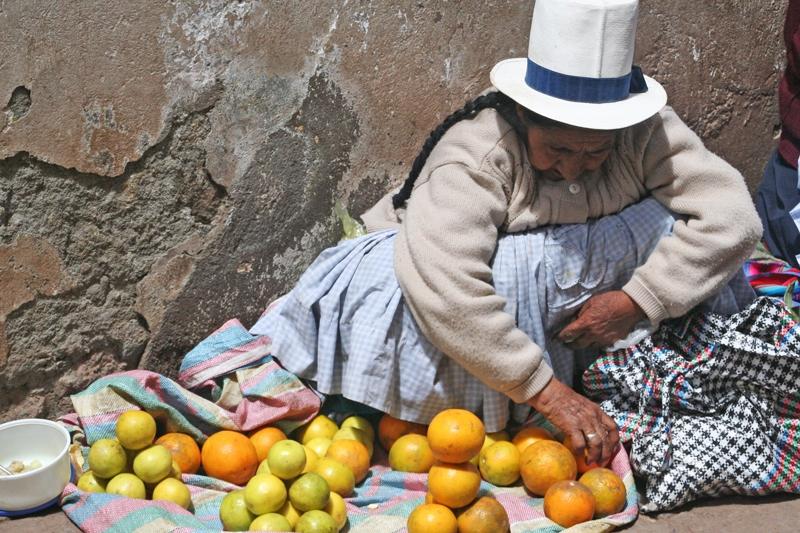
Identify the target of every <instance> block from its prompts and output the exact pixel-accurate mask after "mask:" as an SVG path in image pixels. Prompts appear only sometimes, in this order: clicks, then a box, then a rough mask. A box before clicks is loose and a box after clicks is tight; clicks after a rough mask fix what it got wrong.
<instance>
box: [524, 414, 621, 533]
mask: <svg viewBox="0 0 800 533" xmlns="http://www.w3.org/2000/svg"><path fill="white" fill-rule="evenodd" d="M514 441H515V443H516V444H517V446H518V447H520V448H521V452H522V453H521V455H520V475H521V477H522V481H523V483H524V484H525V487H526V488H527V489H528V490H529V491H530V492H531V493H533V494H534V495H536V496H544V513H545V515H546V516H547V517H548V518H549V519H550V520H552V521H553V522H555V523H557V524H559V525H561V526H564V527H571V526H574V525H576V524H580V523H582V522H586V521H588V520H591V519H592V518H599V517H602V516H607V515H611V514H615V513H618V512H619V511H621V510H622V509H623V507H625V501H626V489H625V485H624V483H623V482H622V480H621V479H620V478H619V476H617V475H616V474H615V473H614V472H613V471H611V470H609V469H607V468H604V467H603V466H600V465H594V464H588V463H587V462H586V456H585V453H584V454H582V455H580V456H578V455H575V454H573V452H572V451H571V448H572V446H571V444H570V442H569V439H567V440H565V441H564V443H563V444H562V443H560V442H558V441H556V440H555V439H554V438H553V437H552V435H550V434H549V433H546V432H545V431H544V430H542V429H541V428H526V429H523V430H522V431H520V432H519V433H518V434H517V436H515V438H514ZM579 473H582V474H583V475H582V476H581V478H580V479H579V480H578V481H575V479H576V477H577V475H578V474H579Z"/></svg>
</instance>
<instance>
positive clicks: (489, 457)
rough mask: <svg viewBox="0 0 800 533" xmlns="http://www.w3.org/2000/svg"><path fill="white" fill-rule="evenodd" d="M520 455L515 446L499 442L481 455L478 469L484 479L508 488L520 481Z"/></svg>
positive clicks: (484, 450) (485, 449)
mask: <svg viewBox="0 0 800 533" xmlns="http://www.w3.org/2000/svg"><path fill="white" fill-rule="evenodd" d="M519 458H520V453H519V450H518V449H517V447H516V446H514V444H512V443H510V442H506V441H498V442H495V443H494V444H491V445H490V446H489V447H488V448H484V449H483V450H482V451H481V453H480V461H479V464H478V468H479V470H480V471H481V476H482V477H483V479H485V480H486V481H488V482H489V483H492V484H493V485H498V486H500V487H506V486H508V485H511V484H512V483H514V482H515V481H516V480H518V479H519V460H520V459H519Z"/></svg>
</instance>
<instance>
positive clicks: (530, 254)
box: [251, 199, 753, 431]
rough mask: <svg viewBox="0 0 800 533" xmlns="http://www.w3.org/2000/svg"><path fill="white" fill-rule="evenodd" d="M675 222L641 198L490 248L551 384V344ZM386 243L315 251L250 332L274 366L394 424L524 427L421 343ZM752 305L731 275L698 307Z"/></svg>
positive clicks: (564, 372)
mask: <svg viewBox="0 0 800 533" xmlns="http://www.w3.org/2000/svg"><path fill="white" fill-rule="evenodd" d="M674 222H675V219H674V218H673V217H672V215H671V214H670V213H669V212H668V211H667V210H666V209H665V208H664V207H663V206H662V205H661V204H659V203H658V202H656V201H655V200H653V199H647V200H644V201H642V202H640V203H638V204H635V205H632V206H630V207H628V208H626V209H625V210H623V211H622V212H621V213H619V214H617V215H612V216H607V217H603V218H600V219H598V220H594V221H590V222H588V223H586V224H571V225H562V226H548V227H543V228H539V229H536V230H533V231H529V232H525V233H515V234H506V235H502V236H501V237H500V238H499V239H498V243H497V250H496V253H495V257H494V260H493V262H492V273H493V283H494V287H495V290H496V291H497V293H498V294H499V295H501V296H503V297H504V298H505V299H506V306H505V310H506V312H508V313H509V314H511V315H512V316H514V317H515V318H516V321H517V326H518V327H519V328H520V329H521V330H522V331H524V332H525V333H526V334H527V335H528V336H529V337H530V338H531V339H532V340H533V341H534V342H536V343H537V344H538V345H539V346H541V347H543V349H544V351H545V358H546V359H547V362H548V364H550V366H551V367H552V368H553V371H554V373H555V375H556V377H558V379H560V380H562V381H564V382H566V383H568V384H571V383H572V381H573V373H574V371H575V367H576V357H580V354H576V353H575V352H574V351H573V350H571V349H569V348H567V347H566V346H565V345H563V344H562V343H560V342H559V341H558V340H556V339H554V336H555V334H557V333H558V331H560V329H561V328H562V327H563V326H565V325H566V324H567V323H568V322H569V320H570V317H572V316H573V315H574V314H575V313H576V312H577V310H578V309H580V307H581V305H582V304H583V303H584V302H585V301H586V300H587V299H588V298H589V297H590V296H591V295H592V294H596V293H599V292H604V291H608V290H614V289H619V288H620V287H622V286H623V285H624V284H625V283H626V282H627V281H628V280H629V279H630V277H631V275H632V273H633V271H634V269H635V268H636V267H637V266H638V265H641V264H642V263H643V262H644V261H645V259H646V258H647V257H648V256H649V254H650V253H651V252H652V250H653V248H654V247H655V245H656V243H657V242H658V241H659V239H661V237H663V236H664V235H666V234H668V233H669V232H670V231H671V228H672V225H673V224H674ZM396 234H397V233H396V231H394V230H388V231H382V232H378V233H373V234H370V235H366V236H364V237H360V238H357V239H353V240H349V241H343V242H342V243H340V244H339V245H338V246H335V247H333V248H329V249H328V250H325V251H324V252H322V254H320V256H319V257H318V258H317V260H316V261H315V262H314V263H313V264H312V265H311V266H310V267H309V269H308V270H307V271H306V272H305V274H304V275H303V276H302V277H301V278H300V281H299V282H298V284H297V285H296V286H295V288H294V289H293V290H292V291H291V292H289V293H288V294H287V295H285V296H284V297H283V298H282V299H281V300H280V301H278V302H277V303H276V304H275V305H274V306H272V307H271V309H270V310H269V311H268V312H267V313H265V314H264V316H262V317H261V319H260V320H259V321H258V322H257V323H256V325H255V326H253V328H252V329H251V333H253V334H257V335H267V336H269V337H270V338H271V339H272V347H273V354H274V355H275V357H277V359H278V360H279V361H280V363H281V364H282V365H283V366H284V367H285V368H286V369H288V370H289V371H291V372H293V373H295V374H296V375H298V376H300V377H301V378H303V379H305V380H308V381H309V382H310V384H311V385H312V386H313V387H314V388H315V389H316V390H317V391H318V392H321V393H323V394H341V395H343V396H344V397H345V398H347V399H349V400H353V401H356V402H360V403H363V404H366V405H368V406H370V407H373V408H375V409H378V410H380V411H384V412H388V413H390V414H392V415H393V416H395V417H398V418H401V419H403V420H410V421H415V422H420V423H428V422H429V421H430V419H431V418H432V417H433V416H434V415H435V414H436V413H437V412H439V411H440V410H442V409H446V408H451V407H460V408H463V409H468V410H470V411H472V412H474V413H476V414H478V415H479V416H481V418H482V419H483V421H484V423H485V425H486V429H487V431H498V430H500V429H502V428H504V427H505V426H506V425H507V423H508V422H509V421H510V420H512V419H513V420H514V421H517V422H522V421H524V420H525V419H526V418H527V417H528V415H529V414H530V408H529V407H528V406H527V405H519V404H513V403H512V402H511V401H510V400H509V398H508V397H507V396H505V395H504V394H502V393H499V392H497V391H495V390H492V389H490V388H489V387H487V386H486V385H484V384H483V383H482V382H481V381H480V379H479V378H478V377H475V376H473V375H471V374H469V373H468V372H467V371H466V370H465V369H464V368H463V367H461V366H460V365H458V364H457V363H456V362H455V361H453V360H451V359H450V358H448V357H447V356H445V355H444V354H442V353H441V352H440V351H439V350H437V349H436V348H435V347H434V346H433V345H432V344H431V343H430V342H429V341H428V340H427V339H426V338H425V337H424V336H423V335H422V333H421V332H420V330H419V328H418V327H417V324H416V322H415V320H414V318H413V317H412V315H411V312H410V310H409V309H408V307H407V306H406V305H405V303H404V300H403V294H402V292H401V290H400V286H399V285H398V283H397V279H396V277H395V273H394V241H395V236H396ZM752 297H753V293H752V291H751V290H750V289H749V286H748V285H747V284H746V282H745V281H744V278H743V277H742V276H737V278H735V279H734V282H732V283H731V284H729V285H728V286H727V287H726V288H725V289H724V290H723V291H722V292H721V293H720V294H719V295H718V296H716V297H715V298H713V299H712V301H710V302H709V305H710V306H712V307H713V309H714V310H715V311H717V312H720V313H725V314H731V313H733V312H736V311H738V310H739V309H740V308H742V307H743V306H744V305H745V304H746V303H748V302H749V301H750V300H751V299H752ZM484 356H485V357H492V354H490V353H487V354H484ZM578 364H580V361H579V363H578Z"/></svg>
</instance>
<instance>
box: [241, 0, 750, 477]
mask: <svg viewBox="0 0 800 533" xmlns="http://www.w3.org/2000/svg"><path fill="white" fill-rule="evenodd" d="M637 9H638V5H637V2H636V1H635V0H612V1H609V0H604V1H599V0H597V1H589V0H537V2H536V5H535V9H534V15H533V25H532V28H531V43H530V49H529V54H528V55H529V57H528V58H522V59H509V60H506V61H502V62H500V63H499V64H497V65H496V66H495V67H494V69H493V70H492V72H491V80H492V83H493V85H494V88H496V90H495V89H494V88H493V89H492V90H491V91H489V92H486V93H485V94H483V95H481V96H480V97H478V98H477V99H476V100H474V101H472V102H469V103H468V104H467V105H466V106H465V107H464V108H463V109H461V110H459V111H458V112H456V113H454V114H453V115H451V116H449V117H448V118H447V119H446V120H445V121H444V122H443V124H441V125H440V126H439V127H438V128H437V129H436V130H435V131H434V132H433V133H432V134H431V136H430V138H429V139H428V140H427V142H426V143H425V145H424V148H423V150H422V152H421V153H420V155H419V156H418V157H417V159H416V161H415V162H414V165H413V168H412V170H411V173H410V176H409V178H408V180H407V181H406V182H405V184H404V185H403V186H402V187H401V188H400V189H399V192H398V191H393V192H392V193H390V194H389V195H387V196H386V197H385V198H383V199H382V200H381V201H380V202H379V203H378V204H377V205H376V206H375V207H373V208H372V209H371V210H370V211H369V212H367V213H366V214H365V215H364V216H363V220H364V222H365V223H366V226H367V229H368V230H369V232H370V234H368V235H367V236H364V237H361V238H359V239H356V240H352V241H345V242H343V243H341V244H340V245H339V246H337V247H335V248H332V249H329V250H327V251H326V252H324V253H323V254H322V255H321V256H320V257H319V259H318V260H317V261H316V262H315V263H314V265H312V267H311V268H310V269H309V270H308V271H307V272H306V274H305V275H304V276H303V278H302V279H301V280H300V283H299V284H298V285H297V287H296V288H295V289H294V290H293V291H292V292H291V293H289V294H288V295H287V296H286V297H285V298H284V299H282V300H281V301H280V302H279V303H278V304H277V305H275V306H273V307H272V308H271V309H270V310H269V311H268V312H267V313H266V314H265V315H264V316H263V317H262V319H261V320H260V321H259V323H258V324H256V326H255V327H254V328H253V330H252V331H253V333H257V334H266V335H269V336H270V337H271V338H272V340H273V345H274V353H275V355H276V357H277V358H278V359H279V360H280V362H281V363H282V364H283V365H284V366H286V367H287V368H288V369H289V370H291V371H293V372H295V373H296V374H298V375H299V376H301V377H302V378H305V379H308V380H309V381H310V382H311V383H312V385H313V386H314V387H315V388H316V389H317V390H318V391H320V392H322V393H324V394H341V395H343V396H344V397H345V398H349V399H351V400H354V401H357V402H361V403H364V404H367V405H369V406H372V407H374V408H376V409H379V410H381V411H385V412H389V413H390V414H392V415H394V416H396V417H399V418H402V419H406V420H411V421H416V422H422V423H426V422H429V420H430V418H431V417H432V416H433V415H434V414H435V413H436V412H437V411H438V410H440V409H444V408H448V407H461V408H466V409H469V410H471V411H473V412H476V413H477V414H479V415H480V416H482V417H483V419H484V422H485V424H486V426H487V430H488V431H497V430H500V429H502V428H503V427H505V425H506V423H508V422H509V421H510V420H512V419H513V420H516V421H522V420H524V419H525V417H526V416H528V415H529V414H530V413H529V412H530V410H531V408H533V409H535V410H536V411H538V412H539V413H541V414H542V415H544V416H545V417H546V418H548V419H549V420H550V421H551V422H552V423H553V424H554V425H555V426H557V427H558V428H559V429H561V430H562V431H563V432H564V433H565V434H566V435H567V436H569V437H570V440H571V442H572V443H573V446H574V447H575V451H578V452H579V451H580V450H581V449H583V448H584V447H585V448H586V449H587V450H588V453H589V460H590V461H591V462H597V461H599V460H605V459H607V458H608V457H609V456H610V455H611V453H612V451H613V449H614V447H615V446H616V445H617V442H618V435H617V429H616V426H615V424H614V422H613V420H611V419H610V418H609V417H608V416H606V415H605V414H604V413H603V412H602V410H601V409H600V408H599V407H598V406H597V405H596V404H594V403H593V402H591V401H590V400H588V399H587V398H585V397H583V396H581V395H580V394H578V393H577V392H575V391H574V390H573V389H572V388H571V385H572V381H573V374H574V372H576V370H580V369H581V361H580V360H578V361H577V362H576V358H578V359H580V357H579V356H581V355H582V354H586V353H587V349H588V350H589V351H588V353H594V354H596V353H597V352H596V349H597V348H601V347H608V346H610V345H612V344H613V343H614V342H615V341H618V340H620V339H623V338H625V337H626V336H628V335H629V333H631V331H632V330H634V329H635V328H636V327H637V325H643V326H650V327H653V326H656V325H658V323H659V322H661V321H663V320H665V319H668V318H672V317H678V316H681V315H683V314H685V313H686V312H687V311H689V310H691V309H692V308H694V307H696V306H697V305H698V304H701V303H703V302H705V304H706V305H707V306H708V307H709V308H712V309H714V310H715V311H717V312H729V313H730V312H734V311H736V310H737V309H738V308H739V307H740V306H741V304H742V303H743V302H742V296H740V293H739V292H738V291H736V290H734V289H735V288H736V284H735V283H734V282H730V280H731V279H732V278H733V277H734V275H735V274H736V273H737V271H739V270H740V265H741V263H742V261H743V260H744V259H745V258H746V257H747V256H748V255H749V253H750V252H751V251H752V248H753V247H754V245H755V243H756V242H757V241H758V239H759V237H760V235H761V226H760V223H759V219H758V216H757V215H756V212H755V209H754V207H753V205H752V202H751V199H750V196H749V194H748V191H747V189H746V187H745V184H744V180H743V179H742V176H741V175H740V174H739V173H738V172H737V171H736V170H735V169H733V168H732V167H731V166H730V165H728V164H727V163H725V162H724V161H723V160H721V159H720V158H718V157H716V156H715V155H713V154H712V153H710V152H709V151H708V150H707V149H706V148H705V147H704V146H703V144H702V142H701V141H700V139H699V138H698V137H697V136H696V135H695V134H693V133H692V132H691V131H690V130H689V129H688V128H687V127H686V125H685V124H684V123H683V122H682V121H681V120H680V118H678V116H677V115H676V114H675V112H674V111H673V110H672V109H670V108H668V107H664V106H665V104H666V94H665V92H664V90H663V89H662V87H661V86H660V85H659V84H658V83H657V82H655V81H654V80H653V79H651V78H648V77H645V76H643V75H642V74H641V71H640V70H639V69H638V68H637V67H632V58H633V45H634V35H635V27H636V17H637ZM729 282H730V283H729ZM745 297H746V296H745ZM591 349H595V351H594V352H591Z"/></svg>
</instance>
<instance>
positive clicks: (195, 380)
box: [61, 320, 638, 533]
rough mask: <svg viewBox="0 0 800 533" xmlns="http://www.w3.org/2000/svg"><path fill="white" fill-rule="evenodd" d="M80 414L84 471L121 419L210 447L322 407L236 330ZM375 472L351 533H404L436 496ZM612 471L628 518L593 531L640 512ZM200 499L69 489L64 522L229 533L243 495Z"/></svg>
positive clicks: (212, 482) (115, 381)
mask: <svg viewBox="0 0 800 533" xmlns="http://www.w3.org/2000/svg"><path fill="white" fill-rule="evenodd" d="M72 403H73V406H74V407H75V413H72V414H70V415H67V416H65V417H63V418H62V419H61V422H62V423H63V424H65V425H66V426H67V427H68V428H69V429H70V431H71V433H72V434H73V437H74V442H75V445H74V446H73V449H72V454H71V456H72V459H73V464H74V466H75V467H76V469H77V471H79V472H82V471H84V470H85V469H86V468H87V466H86V455H87V453H88V445H90V444H91V443H93V442H95V441H96V440H98V439H100V438H106V437H113V435H114V425H115V423H116V419H117V417H118V416H119V415H120V414H121V413H123V412H125V411H127V410H130V409H143V410H145V411H147V412H149V413H151V414H152V415H154V416H155V417H156V419H157V420H158V422H159V426H160V427H159V429H160V431H162V432H165V431H180V432H183V433H187V434H189V435H192V436H193V437H194V438H195V439H196V440H197V441H198V442H201V443H202V442H203V441H204V440H205V439H206V437H207V436H208V435H210V434H211V433H214V432H216V431H219V430H221V429H232V430H238V431H249V430H252V429H256V428H258V427H261V426H264V425H277V426H279V427H281V428H282V429H284V430H285V431H286V432H289V431H291V430H292V429H294V428H295V427H297V426H298V425H299V424H301V423H303V422H304V421H306V420H308V419H310V418H311V417H313V416H314V415H316V413H317V412H318V411H319V408H320V399H319V397H318V396H317V395H316V393H314V392H313V391H312V390H311V389H309V388H307V387H306V386H305V385H303V383H301V382H300V381H299V380H298V379H297V377H295V376H294V375H292V374H291V373H289V372H287V371H286V370H285V369H283V368H281V367H280V366H279V365H278V364H277V362H275V361H274V360H273V359H272V357H271V356H270V341H269V339H268V338H266V337H254V336H252V335H250V334H249V333H248V332H247V330H246V329H245V328H244V327H243V326H242V325H241V324H240V323H239V322H238V321H236V320H231V321H229V322H227V323H226V324H225V325H223V326H222V327H221V328H220V329H219V330H217V331H215V332H214V333H213V334H212V335H210V336H209V337H208V338H207V339H205V340H204V341H203V342H201V343H200V344H199V345H198V346H197V347H196V348H194V349H193V350H192V351H191V352H190V353H189V354H187V355H186V357H185V358H184V361H183V364H182V365H181V371H180V375H179V378H178V380H177V382H176V381H173V380H171V379H169V378H166V377H164V376H161V375H159V374H155V373H153V372H148V371H145V370H135V371H131V372H122V373H119V374H112V375H110V376H107V377H104V378H101V379H99V380H97V381H96V382H94V383H92V384H91V385H90V386H89V387H88V388H87V389H86V390H84V391H82V392H80V393H78V394H76V395H74V396H73V397H72ZM375 460H376V464H375V465H374V466H373V467H372V468H371V469H370V472H369V474H368V476H367V478H366V479H365V480H364V481H363V482H362V483H361V484H360V485H359V486H358V487H356V491H355V494H354V495H353V496H352V497H350V498H348V499H347V507H348V516H349V523H350V526H349V527H350V529H349V531H350V532H351V533H372V532H375V531H381V533H394V532H397V533H400V532H403V531H405V530H406V528H405V524H406V520H407V518H408V515H409V514H410V513H411V511H412V510H413V509H414V508H415V507H416V506H417V505H420V504H421V503H422V502H423V500H424V498H425V493H426V491H427V476H426V475H425V474H405V473H401V472H395V471H392V470H391V469H390V468H388V466H387V461H386V454H385V453H384V452H383V451H382V450H380V449H378V450H376V457H375ZM611 468H612V469H613V470H614V471H616V472H617V474H619V475H620V477H621V478H622V479H623V481H624V483H625V486H626V488H627V502H626V505H625V508H624V509H623V511H622V512H620V513H618V514H616V515H613V516H610V517H605V518H602V519H599V520H595V521H593V522H589V523H586V524H584V525H582V527H588V528H591V531H610V530H612V529H614V527H616V526H621V525H624V524H628V523H631V522H633V521H634V520H635V519H636V516H637V512H638V507H637V496H636V487H635V485H634V482H633V476H632V474H631V469H630V464H629V462H628V456H627V454H626V453H625V450H620V451H619V453H618V454H617V456H616V457H615V458H614V460H613V463H612V465H611ZM183 480H184V482H185V483H186V484H187V485H188V486H189V489H190V492H191V495H192V512H190V511H186V510H184V509H182V508H180V507H178V506H176V505H173V504H170V503H167V502H153V501H147V500H135V499H130V498H124V497H121V496H116V495H111V494H90V493H86V492H83V491H81V490H79V489H78V488H77V487H76V486H75V485H73V484H70V485H68V486H67V487H66V489H64V492H63V494H62V499H61V504H62V508H63V510H64V512H65V513H66V514H67V515H68V516H69V518H70V519H71V520H72V521H73V522H74V523H75V524H76V525H77V526H78V527H79V528H80V529H81V530H83V531H86V532H88V533H100V532H120V533H122V532H125V533H127V532H131V531H136V532H137V533H161V532H165V531H173V532H175V531H177V532H211V531H221V530H222V524H221V523H220V521H219V506H220V503H221V501H222V498H223V497H224V496H225V494H227V493H228V492H230V491H233V490H236V489H238V488H240V487H237V486H235V485H232V484H229V483H226V482H223V481H220V480H217V479H214V478H210V477H206V476H203V475H184V476H183ZM481 494H483V495H493V496H495V497H496V498H497V499H498V500H499V501H500V502H501V503H502V504H503V506H504V507H505V509H506V510H507V512H508V514H509V518H510V520H511V523H512V527H513V531H514V532H515V533H521V532H537V533H543V532H551V531H561V530H562V529H563V528H561V527H560V526H558V525H556V524H555V523H553V522H552V521H550V520H549V519H547V518H546V517H545V516H544V512H543V500H542V499H541V498H532V497H531V496H530V495H529V494H528V493H526V491H525V489H524V488H523V487H522V486H521V484H519V483H517V485H516V486H514V487H509V488H501V487H495V486H493V485H490V484H488V483H486V482H483V483H482V485H481Z"/></svg>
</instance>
